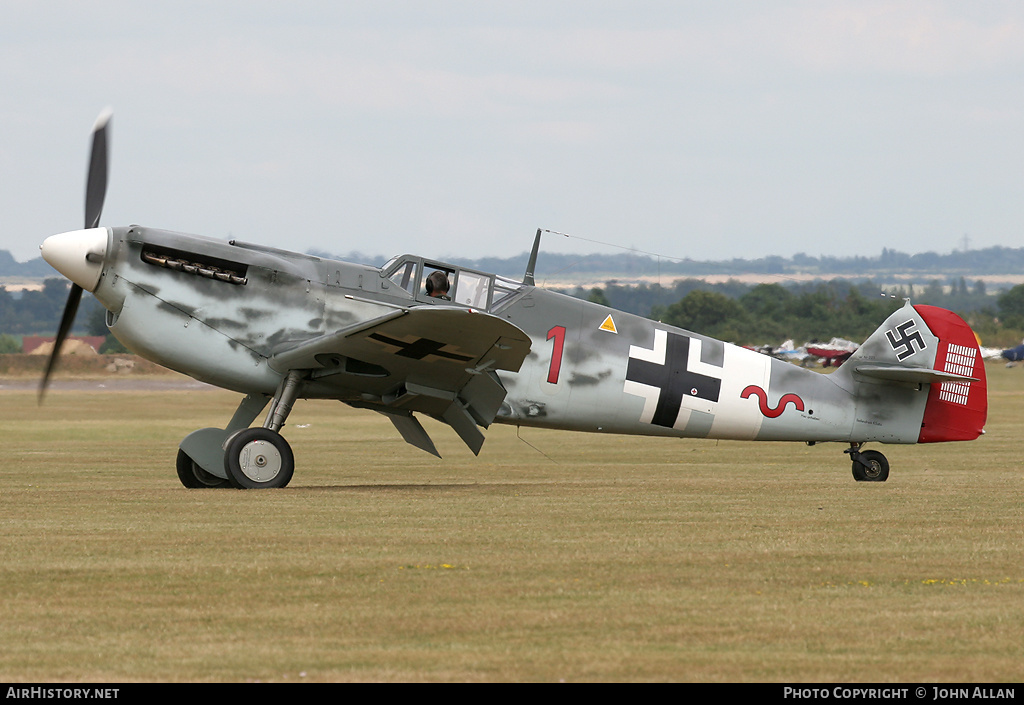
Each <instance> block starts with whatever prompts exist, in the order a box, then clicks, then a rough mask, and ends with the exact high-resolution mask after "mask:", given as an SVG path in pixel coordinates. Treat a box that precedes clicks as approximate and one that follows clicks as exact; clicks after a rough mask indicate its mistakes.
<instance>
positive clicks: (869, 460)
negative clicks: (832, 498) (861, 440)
mask: <svg viewBox="0 0 1024 705" xmlns="http://www.w3.org/2000/svg"><path fill="white" fill-rule="evenodd" d="M853 479H854V480H856V481H857V482H885V481H886V480H888V479H889V461H888V460H886V459H885V456H884V455H882V454H881V453H879V452H878V451H877V450H866V451H864V452H862V453H860V454H859V455H858V456H857V457H856V458H854V461H853Z"/></svg>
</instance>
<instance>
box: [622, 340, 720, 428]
mask: <svg viewBox="0 0 1024 705" xmlns="http://www.w3.org/2000/svg"><path fill="white" fill-rule="evenodd" d="M689 354H690V339H689V338H688V337H686V336H685V335H679V334H678V333H668V340H667V341H666V343H665V362H664V363H660V364H659V363H655V362H647V361H646V360H638V359H637V358H634V357H631V358H629V364H628V365H627V366H626V379H627V380H628V381H630V382H638V383H639V384H646V385H647V386H650V387H655V388H657V389H660V390H661V391H660V392H659V394H658V406H657V408H656V409H655V411H654V418H652V419H651V423H652V424H654V425H656V426H664V427H666V428H672V426H673V425H675V422H676V417H677V416H679V409H680V407H681V406H682V403H683V397H698V398H700V399H705V400H707V401H713V402H717V401H718V393H719V391H720V390H721V387H722V380H720V379H717V378H715V377H707V376H705V375H702V374H698V373H696V372H690V371H689V370H688V369H686V363H687V358H688V356H689Z"/></svg>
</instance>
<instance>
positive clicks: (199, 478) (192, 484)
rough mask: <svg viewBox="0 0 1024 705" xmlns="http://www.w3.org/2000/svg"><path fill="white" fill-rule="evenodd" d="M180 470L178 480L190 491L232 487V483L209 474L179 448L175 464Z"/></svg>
mask: <svg viewBox="0 0 1024 705" xmlns="http://www.w3.org/2000/svg"><path fill="white" fill-rule="evenodd" d="M174 465H175V467H176V468H177V470H178V479H179V480H181V484H183V485H184V486H185V487H187V488H189V489H190V490H204V489H215V488H218V487H230V486H231V483H230V482H228V481H227V480H225V479H224V478H222V477H217V476H216V475H214V474H212V473H208V472H207V471H206V470H203V469H202V468H201V467H199V466H198V465H197V464H196V461H194V460H192V458H190V457H189V455H188V454H187V453H186V452H185V451H183V450H182V449H181V448H178V459H177V460H176V461H175V463H174Z"/></svg>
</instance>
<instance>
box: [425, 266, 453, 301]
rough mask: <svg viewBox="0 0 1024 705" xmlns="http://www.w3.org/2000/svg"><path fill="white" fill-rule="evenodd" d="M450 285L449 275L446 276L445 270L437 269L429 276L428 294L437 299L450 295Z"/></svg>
mask: <svg viewBox="0 0 1024 705" xmlns="http://www.w3.org/2000/svg"><path fill="white" fill-rule="evenodd" d="M448 286H449V285H448V277H447V276H445V273H444V272H440V271H435V272H431V273H430V274H429V275H428V276H427V284H426V289H427V296H431V297H433V298H435V299H438V298H442V297H446V296H447V295H448Z"/></svg>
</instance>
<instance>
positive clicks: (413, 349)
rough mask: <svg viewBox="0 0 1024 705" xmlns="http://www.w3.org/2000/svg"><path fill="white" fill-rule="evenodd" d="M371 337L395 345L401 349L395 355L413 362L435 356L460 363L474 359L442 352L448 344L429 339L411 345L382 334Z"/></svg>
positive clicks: (373, 334)
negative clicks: (410, 359)
mask: <svg viewBox="0 0 1024 705" xmlns="http://www.w3.org/2000/svg"><path fill="white" fill-rule="evenodd" d="M370 337H371V338H373V339H374V340H378V341H380V342H382V343H386V344H387V345H393V346H395V347H396V348H399V351H398V352H396V353H395V354H396V355H398V356H399V357H408V358H412V359H413V360H422V359H423V358H425V357H427V356H429V355H433V356H435V357H443V358H447V359H448V360H458V361H459V362H469V361H470V360H472V359H473V358H471V357H467V356H466V355H457V354H455V353H452V352H446V351H444V350H442V349H441V348H443V347H444V346H445V345H447V343H439V342H438V341H436V340H430V339H429V338H420V339H419V340H415V341H413V342H411V343H407V342H405V341H404V340H398V339H397V338H390V337H388V336H386V335H383V334H381V333H371V334H370Z"/></svg>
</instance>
